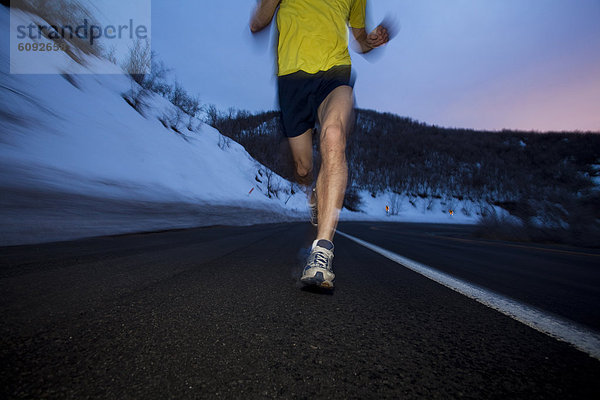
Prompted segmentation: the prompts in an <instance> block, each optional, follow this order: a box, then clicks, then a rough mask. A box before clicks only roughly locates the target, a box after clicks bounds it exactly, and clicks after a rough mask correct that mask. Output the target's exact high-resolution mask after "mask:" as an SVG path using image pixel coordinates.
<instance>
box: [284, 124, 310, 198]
mask: <svg viewBox="0 0 600 400" xmlns="http://www.w3.org/2000/svg"><path fill="white" fill-rule="evenodd" d="M312 135H313V132H312V129H309V130H307V131H306V132H304V133H303V134H301V135H300V136H296V137H291V138H289V139H288V140H289V143H290V149H291V151H292V157H293V159H294V174H295V176H296V182H298V183H299V184H301V185H302V186H304V190H305V191H306V193H307V194H308V195H310V192H311V190H310V186H311V185H312V183H313V174H312V171H313V148H312Z"/></svg>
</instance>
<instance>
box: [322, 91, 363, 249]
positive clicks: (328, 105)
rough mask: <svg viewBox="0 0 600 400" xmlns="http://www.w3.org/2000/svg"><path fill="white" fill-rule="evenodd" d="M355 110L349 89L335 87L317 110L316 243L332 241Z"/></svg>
mask: <svg viewBox="0 0 600 400" xmlns="http://www.w3.org/2000/svg"><path fill="white" fill-rule="evenodd" d="M353 110H354V95H353V91H352V88H351V87H350V86H338V87H337V88H336V89H335V90H333V91H332V92H331V93H330V94H329V96H327V98H325V100H324V101H323V103H321V105H320V106H319V110H318V111H319V122H320V123H321V160H322V161H321V169H320V171H319V176H318V178H317V193H318V195H319V203H318V211H319V228H318V232H317V239H327V240H329V241H332V240H333V235H334V234H335V230H336V227H337V222H338V218H339V212H340V210H341V208H342V205H343V202H344V193H345V192H346V184H347V181H348V165H347V162H346V138H347V135H348V133H349V130H350V124H351V120H352V113H353Z"/></svg>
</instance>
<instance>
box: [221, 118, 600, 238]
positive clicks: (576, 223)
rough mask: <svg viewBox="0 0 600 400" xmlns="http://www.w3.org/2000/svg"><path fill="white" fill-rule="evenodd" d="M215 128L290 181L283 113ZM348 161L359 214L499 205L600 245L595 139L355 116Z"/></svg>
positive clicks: (526, 220)
mask: <svg viewBox="0 0 600 400" xmlns="http://www.w3.org/2000/svg"><path fill="white" fill-rule="evenodd" d="M209 121H210V123H211V124H212V125H213V126H216V127H217V128H218V129H219V130H220V131H221V132H222V133H223V134H225V135H227V136H229V137H231V138H232V139H234V140H236V141H237V142H239V143H240V144H242V145H243V146H244V147H245V148H246V149H247V150H248V152H249V153H250V154H252V156H253V157H255V158H256V159H257V160H260V161H261V162H263V163H265V165H268V166H269V167H270V168H272V169H273V170H275V171H277V172H278V173H279V174H281V175H282V176H286V177H288V178H290V177H291V171H290V170H289V166H290V163H289V155H287V154H286V146H285V141H282V139H281V133H280V128H279V117H278V115H277V113H275V112H267V113H261V114H257V115H250V114H248V113H246V112H238V113H232V112H230V113H229V114H218V115H215V114H213V115H212V116H211V118H209ZM317 145H318V144H317V143H316V141H315V154H316V148H317ZM278 148H281V149H283V151H282V152H280V154H278V153H277V152H275V150H274V149H278ZM348 159H349V164H350V187H349V189H348V195H349V196H348V203H347V206H348V207H349V208H356V209H360V205H359V204H352V203H354V201H353V200H356V201H357V202H358V203H360V199H357V193H360V192H366V193H369V194H370V195H371V197H372V198H377V197H380V196H381V195H382V194H383V195H384V196H386V197H387V198H388V203H389V202H393V197H394V194H397V195H398V196H399V197H400V198H401V199H402V200H403V201H408V203H410V204H413V206H415V207H417V206H416V205H415V204H414V203H415V202H416V201H423V200H425V201H426V202H434V201H441V202H442V203H448V202H457V201H458V202H460V201H465V200H470V201H471V202H473V203H475V204H477V205H478V208H479V209H478V210H475V213H476V214H479V215H482V216H486V215H487V216H492V217H494V218H496V217H498V218H500V216H498V215H497V214H498V213H497V212H496V211H494V207H493V206H494V205H495V206H499V207H501V208H503V209H504V210H506V211H507V212H509V213H511V214H512V215H513V216H514V217H517V218H518V219H519V220H520V221H521V224H522V225H525V226H531V227H536V226H537V227H546V228H551V229H568V230H569V235H571V236H572V238H574V239H573V240H575V241H585V242H586V243H587V242H589V241H590V240H591V241H594V242H596V243H597V242H598V240H599V238H600V223H599V222H600V192H599V191H598V184H600V134H597V133H591V132H587V133H582V132H546V133H538V132H521V131H501V132H488V131H474V130H467V129H450V128H442V127H437V126H431V125H427V124H424V123H420V122H416V121H413V120H411V119H409V118H402V117H399V116H396V115H392V114H388V113H379V112H376V111H372V110H361V109H359V110H357V112H356V122H355V128H354V131H353V133H352V135H351V136H350V138H349V142H348ZM389 193H392V195H391V196H390V195H389ZM363 199H364V196H363ZM461 211H462V210H461ZM464 211H465V212H466V213H469V211H468V210H464Z"/></svg>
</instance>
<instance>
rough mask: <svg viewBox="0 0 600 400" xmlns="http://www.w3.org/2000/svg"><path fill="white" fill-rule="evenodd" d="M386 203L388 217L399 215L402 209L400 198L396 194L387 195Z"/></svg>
mask: <svg viewBox="0 0 600 400" xmlns="http://www.w3.org/2000/svg"><path fill="white" fill-rule="evenodd" d="M388 202H389V205H390V215H398V214H400V211H401V207H402V197H401V196H400V194H398V193H396V192H392V193H391V194H390V195H389V198H388Z"/></svg>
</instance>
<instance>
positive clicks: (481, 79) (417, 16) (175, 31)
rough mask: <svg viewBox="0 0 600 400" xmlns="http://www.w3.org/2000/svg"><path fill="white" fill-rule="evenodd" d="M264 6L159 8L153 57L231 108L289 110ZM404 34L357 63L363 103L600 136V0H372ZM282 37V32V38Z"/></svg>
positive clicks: (427, 118)
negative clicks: (258, 11)
mask: <svg viewBox="0 0 600 400" xmlns="http://www.w3.org/2000/svg"><path fill="white" fill-rule="evenodd" d="M254 4H255V1H249V0H229V1H227V2H216V1H214V2H213V1H198V2H196V1H194V2H192V1H173V0H170V1H167V0H153V1H152V47H153V50H155V51H156V52H157V54H158V56H159V58H160V59H161V60H163V61H164V62H165V64H166V65H167V66H169V67H170V68H172V69H173V72H172V77H173V78H176V79H177V80H178V81H180V82H181V83H182V84H183V85H184V86H185V87H186V89H187V90H188V91H189V92H190V93H192V94H197V95H198V96H199V97H200V98H201V100H202V102H203V103H212V104H215V105H216V106H217V107H218V108H219V109H222V110H226V109H227V108H229V107H234V108H238V109H246V110H250V111H253V112H254V111H262V110H272V109H275V108H276V107H277V103H276V86H275V79H274V55H273V51H272V50H271V49H272V44H269V43H268V40H266V39H264V38H262V39H261V38H258V39H257V38H253V37H252V35H251V34H250V32H249V29H248V19H249V16H250V13H251V10H252V8H253V6H254ZM368 13H369V15H368V27H371V28H373V27H374V26H375V25H376V24H377V23H378V22H379V21H380V20H381V19H383V17H384V16H386V15H387V14H390V15H393V16H395V18H396V20H397V22H398V25H399V27H400V31H399V33H398V35H397V36H396V37H395V38H394V39H393V40H392V42H391V43H389V44H388V45H387V47H386V48H385V49H384V50H382V51H379V54H376V56H377V57H373V58H372V59H365V58H364V57H363V56H361V55H358V54H356V53H353V54H352V58H353V63H354V68H355V72H356V74H357V81H356V87H355V89H356V98H357V105H358V106H359V107H361V108H369V109H375V110H378V111H387V112H392V113H395V114H398V115H401V116H406V117H410V118H413V119H416V120H419V121H423V122H426V123H430V124H436V125H440V126H447V127H465V128H476V129H490V130H499V129H503V128H508V129H524V130H538V131H547V130H592V131H600V106H599V105H600V0H418V1H417V0H411V1H405V0H376V1H373V0H371V1H370V3H369V6H368ZM270 36H271V37H273V32H271V33H270Z"/></svg>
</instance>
